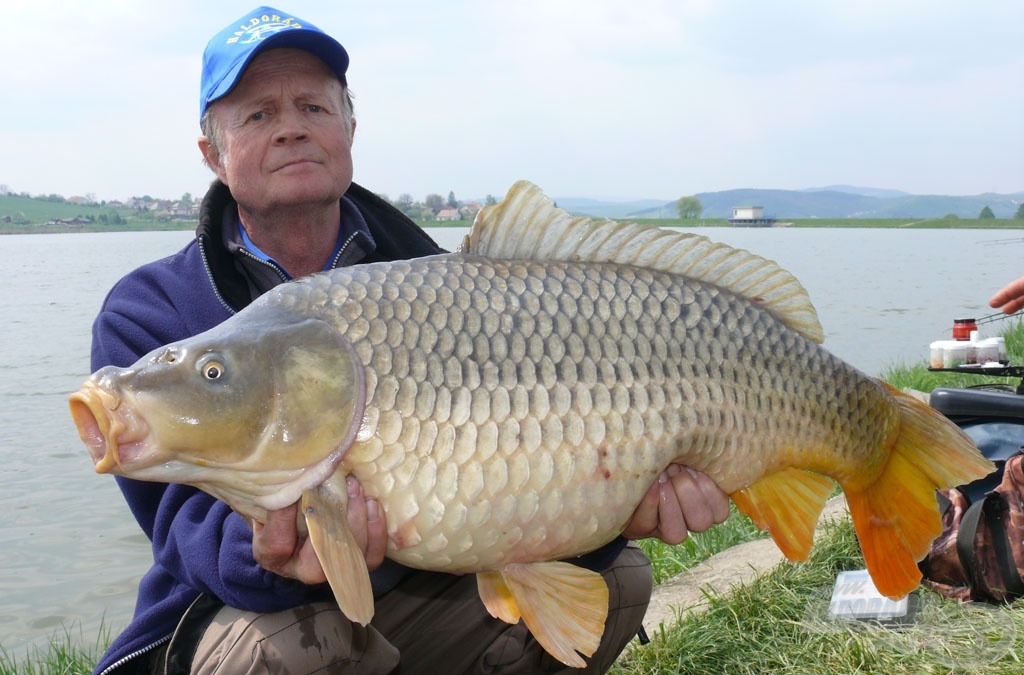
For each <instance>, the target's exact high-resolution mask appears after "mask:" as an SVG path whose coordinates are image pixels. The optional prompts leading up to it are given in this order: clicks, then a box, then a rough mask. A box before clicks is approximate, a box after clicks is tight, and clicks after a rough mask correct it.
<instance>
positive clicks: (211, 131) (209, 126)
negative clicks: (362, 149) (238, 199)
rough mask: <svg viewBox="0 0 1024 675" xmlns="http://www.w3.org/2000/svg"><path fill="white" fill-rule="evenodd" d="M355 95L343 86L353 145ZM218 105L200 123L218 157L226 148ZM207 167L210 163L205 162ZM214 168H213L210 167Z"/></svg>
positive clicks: (347, 127)
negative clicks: (217, 111)
mask: <svg viewBox="0 0 1024 675" xmlns="http://www.w3.org/2000/svg"><path fill="white" fill-rule="evenodd" d="M353 98H354V96H353V94H352V92H351V91H350V90H349V88H348V87H346V86H344V85H342V88H341V102H342V108H341V114H342V117H343V121H344V123H345V135H346V136H348V142H349V143H352V121H353V120H354V119H355V104H354V103H353ZM216 105H217V103H216V101H215V102H214V103H213V104H211V105H210V106H209V107H208V108H207V109H206V112H205V113H203V119H202V120H200V122H199V127H200V128H201V129H202V131H203V136H205V137H206V138H208V139H209V140H210V146H211V149H212V150H213V151H214V152H215V153H217V154H218V155H222V154H223V153H222V151H221V148H222V147H224V144H223V139H222V137H221V132H220V125H219V124H218V123H217V118H216V116H215V115H213V109H214V107H215V106H216ZM203 161H204V163H206V165H207V166H209V164H210V163H209V162H207V161H206V160H205V159H204V160H203ZM210 168H213V167H210Z"/></svg>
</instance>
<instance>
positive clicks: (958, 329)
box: [953, 319, 978, 340]
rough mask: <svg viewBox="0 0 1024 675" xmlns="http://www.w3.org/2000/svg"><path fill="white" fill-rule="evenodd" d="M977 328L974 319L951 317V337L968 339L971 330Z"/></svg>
mask: <svg viewBox="0 0 1024 675" xmlns="http://www.w3.org/2000/svg"><path fill="white" fill-rule="evenodd" d="M976 330H978V324H977V323H975V321H974V319H953V339H954V340H970V339H971V331H976Z"/></svg>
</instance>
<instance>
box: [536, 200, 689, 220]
mask: <svg viewBox="0 0 1024 675" xmlns="http://www.w3.org/2000/svg"><path fill="white" fill-rule="evenodd" d="M555 204H557V205H558V207H559V208H562V209H565V210H566V211H568V212H569V213H575V214H578V215H587V216H597V217H600V218H630V217H634V216H635V214H637V213H640V212H646V211H657V210H659V209H664V208H665V202H663V201H662V200H660V199H638V200H636V201H631V202H606V201H601V200H599V199H584V198H578V197H564V198H558V199H555ZM669 206H670V207H671V208H670V209H669V211H667V212H666V215H665V216H664V217H665V218H675V217H676V206H675V202H672V203H671V204H670V205H669ZM644 217H646V218H657V217H658V216H644Z"/></svg>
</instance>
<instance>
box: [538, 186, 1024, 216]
mask: <svg viewBox="0 0 1024 675" xmlns="http://www.w3.org/2000/svg"><path fill="white" fill-rule="evenodd" d="M697 197H698V198H699V199H700V201H701V204H703V205H704V213H703V214H702V215H703V217H705V218H729V217H730V216H732V209H733V207H735V206H763V207H764V212H765V215H766V216H768V217H771V218H776V219H782V220H785V219H787V218H942V217H944V216H947V215H950V214H953V215H955V216H957V217H959V218H977V217H978V214H979V213H981V210H982V209H983V208H984V207H986V206H988V207H989V208H991V209H992V212H993V213H994V214H995V216H996V218H1013V216H1014V215H1015V214H1016V213H1017V208H1018V207H1019V205H1020V204H1021V202H1024V191H1022V192H1016V193H1013V194H992V193H986V194H980V195H969V196H950V195H912V194H908V193H906V192H901V191H899V190H885V189H878V188H859V187H853V186H844V185H834V186H828V187H820V188H808V189H806V190H760V189H753V188H744V189H738V190H724V191H721V192H701V193H698V194H697ZM556 201H557V202H558V205H559V206H561V207H562V208H564V209H566V210H568V211H570V212H572V213H578V214H583V215H589V216H596V217H603V218H674V217H675V216H676V211H675V201H670V202H663V201H658V200H635V201H630V202H602V201H600V200H595V199H571V198H560V199H558V200H556ZM645 204H647V205H646V206H644V205H645Z"/></svg>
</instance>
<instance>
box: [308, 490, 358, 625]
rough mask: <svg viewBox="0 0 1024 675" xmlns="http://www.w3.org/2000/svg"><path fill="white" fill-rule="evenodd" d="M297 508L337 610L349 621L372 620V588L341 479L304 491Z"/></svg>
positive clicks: (346, 493)
mask: <svg viewBox="0 0 1024 675" xmlns="http://www.w3.org/2000/svg"><path fill="white" fill-rule="evenodd" d="M300 507H301V509H302V513H303V515H304V516H305V517H306V527H307V529H308V530H309V540H310V541H311V542H312V543H313V550H314V551H316V555H317V558H319V559H320V566H321V567H323V569H324V574H325V575H326V576H327V581H328V583H330V585H331V590H332V591H334V597H335V599H336V600H337V601H338V607H340V608H341V611H342V612H343V613H344V614H345V616H347V617H348V618H349V619H350V620H352V621H355V622H357V623H360V624H362V625H364V626H365V625H366V624H368V623H370V619H372V618H373V587H372V586H371V585H370V572H369V570H367V568H366V558H365V557H364V556H363V551H362V549H360V548H359V546H358V544H356V541H355V537H353V535H352V531H351V530H350V529H349V527H348V518H347V516H346V513H347V509H348V492H347V490H346V488H345V478H344V476H341V475H340V474H335V475H334V476H332V477H331V478H328V479H327V480H326V481H324V482H323V483H321V484H320V485H319V486H317V487H316V488H314V489H312V490H306V491H305V492H303V493H302V501H301V503H300Z"/></svg>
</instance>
